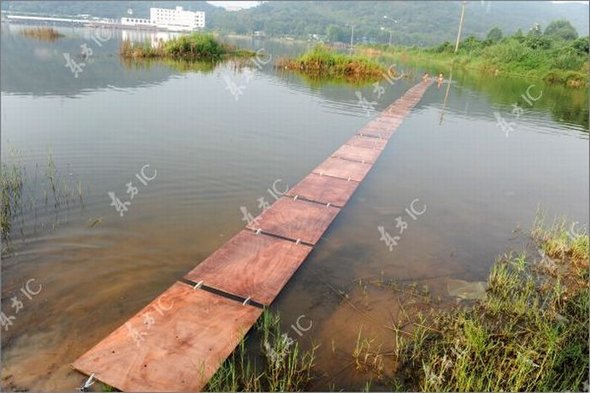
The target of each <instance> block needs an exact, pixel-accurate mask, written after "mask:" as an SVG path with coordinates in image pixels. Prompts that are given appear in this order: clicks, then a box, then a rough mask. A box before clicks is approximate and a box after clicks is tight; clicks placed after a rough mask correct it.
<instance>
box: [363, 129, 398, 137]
mask: <svg viewBox="0 0 590 393" xmlns="http://www.w3.org/2000/svg"><path fill="white" fill-rule="evenodd" d="M358 134H359V135H361V136H370V137H374V138H379V139H389V138H391V136H392V135H393V131H387V130H386V129H385V127H383V128H375V127H363V128H361V129H360V130H359V131H358Z"/></svg>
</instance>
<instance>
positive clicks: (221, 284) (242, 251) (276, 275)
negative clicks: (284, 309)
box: [184, 230, 311, 305]
mask: <svg viewBox="0 0 590 393" xmlns="http://www.w3.org/2000/svg"><path fill="white" fill-rule="evenodd" d="M310 251H311V247H309V246H305V245H303V244H295V243H293V242H291V241H289V240H283V239H278V238H276V237H271V236H267V235H264V234H258V235H257V234H255V233H254V232H251V231H248V230H243V231H241V232H239V233H238V234H237V235H236V236H234V237H233V238H231V239H230V240H229V241H228V242H227V243H225V244H224V245H223V246H222V247H221V248H219V249H217V251H215V252H214V253H213V254H211V256H209V257H208V258H207V259H205V260H204V261H203V262H201V263H200V264H199V265H198V266H197V267H196V268H194V269H193V270H191V271H190V272H189V273H188V274H187V275H186V276H184V278H186V279H189V280H191V281H194V282H199V281H203V284H204V285H206V286H209V287H213V288H216V289H219V290H221V291H223V292H227V293H231V294H234V295H238V296H241V297H243V298H248V297H251V298H252V300H254V301H256V302H258V303H261V304H264V305H270V303H272V301H273V300H274V298H275V297H276V296H277V295H278V294H279V292H280V291H281V289H283V287H284V286H285V284H286V283H287V281H289V279H290V278H291V276H292V275H293V273H295V271H296V270H297V269H298V268H299V266H300V265H301V263H302V262H303V261H304V260H305V258H307V255H308V254H309V252H310Z"/></svg>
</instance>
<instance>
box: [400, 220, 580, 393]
mask: <svg viewBox="0 0 590 393" xmlns="http://www.w3.org/2000/svg"><path fill="white" fill-rule="evenodd" d="M564 228H565V222H562V221H558V224H555V225H553V226H550V227H544V226H542V225H541V224H540V222H539V221H538V220H537V221H536V223H535V227H534V229H533V236H534V238H535V239H537V240H538V241H539V242H540V246H541V247H544V249H546V250H548V251H547V254H550V253H551V255H554V256H559V257H560V259H559V260H558V261H557V262H556V263H558V264H559V265H560V269H557V270H554V269H550V270H547V269H545V265H544V264H534V263H532V261H530V260H529V259H528V258H526V256H525V255H524V254H516V255H515V254H508V255H506V256H504V257H503V258H501V259H500V260H498V261H497V262H496V264H495V265H494V266H493V267H492V269H491V272H490V276H489V279H488V293H487V297H486V299H485V300H483V301H479V302H475V303H474V305H473V307H471V308H464V309H459V310H455V311H451V312H440V313H438V314H435V317H434V319H433V322H432V323H431V324H430V326H419V325H417V329H416V331H415V332H414V333H413V335H412V339H411V340H407V341H402V345H401V347H400V348H399V350H398V356H399V362H400V368H399V370H398V375H397V380H396V381H395V383H393V385H394V386H395V387H396V388H397V389H399V388H402V389H406V390H407V389H410V390H423V391H581V390H582V389H583V387H584V383H587V381H588V367H589V360H588V350H589V348H588V325H589V322H590V315H589V305H590V302H589V285H588V279H587V274H588V273H587V272H588V248H587V244H588V235H586V234H579V235H575V236H573V238H572V239H570V240H566V238H565V237H564V236H563V229H564ZM568 239H569V237H568ZM574 249H575V250H576V251H575V252H574V251H573V250H574ZM582 253H583V254H584V255H582ZM580 257H582V258H580ZM544 258H545V257H544ZM581 277H585V279H580V278H581Z"/></svg>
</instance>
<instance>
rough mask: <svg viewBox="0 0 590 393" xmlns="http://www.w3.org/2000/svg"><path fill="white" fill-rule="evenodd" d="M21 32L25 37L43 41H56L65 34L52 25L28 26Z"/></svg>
mask: <svg viewBox="0 0 590 393" xmlns="http://www.w3.org/2000/svg"><path fill="white" fill-rule="evenodd" d="M21 34H22V35H24V36H25V37H29V38H35V39H38V40H43V41H55V40H57V39H58V38H61V37H63V36H64V35H63V34H61V33H59V32H58V31H57V30H55V29H54V28H51V27H27V28H25V29H23V30H22V31H21Z"/></svg>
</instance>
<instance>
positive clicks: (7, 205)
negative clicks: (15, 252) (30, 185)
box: [0, 163, 23, 242]
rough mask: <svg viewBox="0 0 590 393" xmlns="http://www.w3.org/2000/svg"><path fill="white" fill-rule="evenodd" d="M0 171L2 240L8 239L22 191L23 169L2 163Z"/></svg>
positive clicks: (0, 233) (0, 228)
mask: <svg viewBox="0 0 590 393" xmlns="http://www.w3.org/2000/svg"><path fill="white" fill-rule="evenodd" d="M1 168H2V169H1V172H0V186H1V187H2V191H1V197H0V235H1V238H2V241H3V242H6V241H7V240H8V237H9V234H10V229H11V227H12V218H13V216H14V215H16V214H17V211H18V209H19V206H20V204H21V197H22V192H23V169H22V168H21V167H20V166H19V165H16V164H12V165H9V164H6V163H2V167H1Z"/></svg>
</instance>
